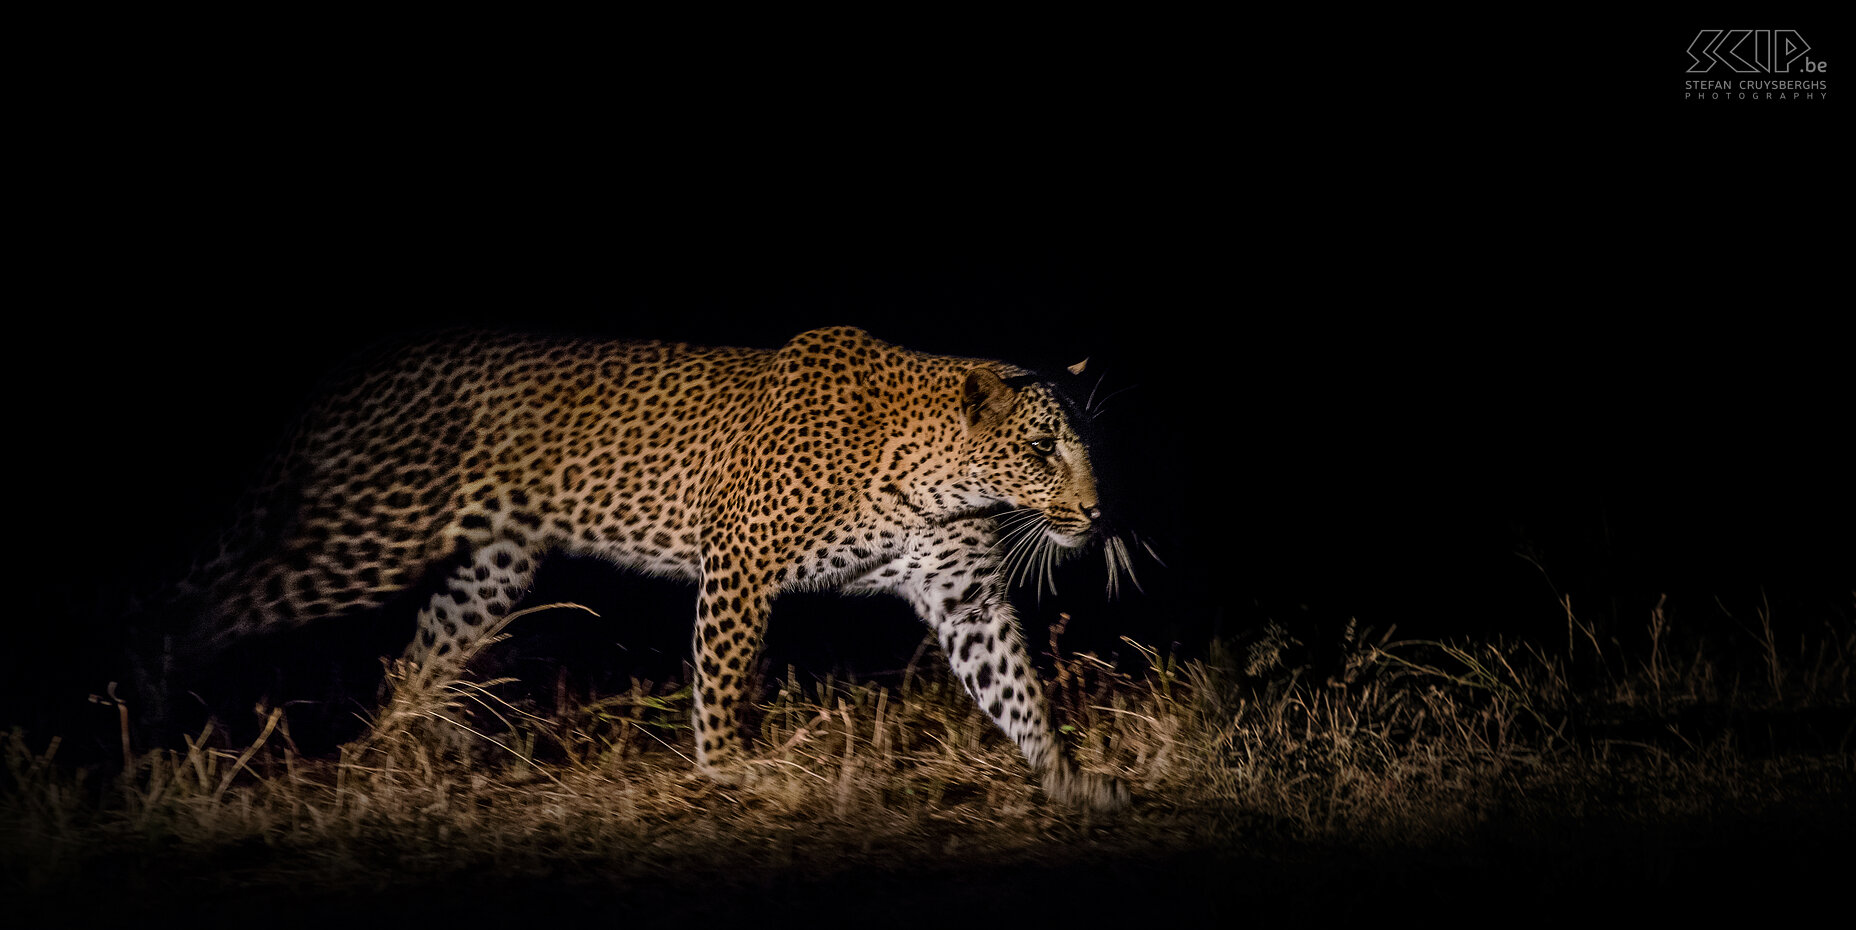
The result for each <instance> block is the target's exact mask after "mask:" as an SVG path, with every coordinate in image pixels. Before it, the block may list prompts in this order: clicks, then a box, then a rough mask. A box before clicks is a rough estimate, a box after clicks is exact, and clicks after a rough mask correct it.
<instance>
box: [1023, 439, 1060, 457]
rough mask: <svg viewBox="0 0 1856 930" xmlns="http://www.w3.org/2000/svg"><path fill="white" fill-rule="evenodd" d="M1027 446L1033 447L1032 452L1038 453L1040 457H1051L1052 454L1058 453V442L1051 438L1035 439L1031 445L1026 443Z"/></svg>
mask: <svg viewBox="0 0 1856 930" xmlns="http://www.w3.org/2000/svg"><path fill="white" fill-rule="evenodd" d="M1026 445H1029V446H1030V447H1031V451H1033V452H1036V453H1037V454H1039V455H1049V454H1051V453H1052V452H1055V451H1057V440H1055V439H1050V438H1045V439H1033V440H1031V441H1030V442H1029V443H1026Z"/></svg>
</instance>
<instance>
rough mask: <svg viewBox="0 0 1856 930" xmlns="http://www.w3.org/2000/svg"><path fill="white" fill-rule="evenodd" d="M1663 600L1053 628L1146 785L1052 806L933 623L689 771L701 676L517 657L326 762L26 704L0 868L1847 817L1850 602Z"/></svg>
mask: <svg viewBox="0 0 1856 930" xmlns="http://www.w3.org/2000/svg"><path fill="white" fill-rule="evenodd" d="M1664 606H1665V605H1662V604H1659V605H1658V606H1657V609H1656V611H1655V612H1654V613H1653V614H1652V615H1651V617H1649V618H1648V619H1647V621H1646V623H1647V626H1646V629H1644V630H1643V631H1642V636H1641V637H1640V639H1641V640H1642V641H1643V647H1642V648H1640V649H1639V650H1638V651H1637V652H1636V653H1635V654H1634V655H1633V654H1631V653H1630V652H1628V651H1626V650H1624V648H1623V647H1622V646H1619V645H1618V644H1617V641H1616V640H1609V641H1608V640H1606V639H1605V638H1604V637H1602V636H1601V635H1600V634H1599V632H1598V631H1597V630H1596V629H1594V628H1592V627H1590V626H1588V625H1585V624H1583V623H1581V621H1580V620H1579V618H1578V617H1577V616H1576V615H1575V614H1574V613H1573V612H1572V611H1571V609H1570V605H1568V611H1567V622H1568V641H1567V643H1566V644H1564V645H1556V646H1554V647H1542V646H1540V645H1537V644H1526V643H1515V642H1504V641H1484V642H1442V641H1420V640H1398V639H1394V638H1393V636H1392V631H1387V632H1385V633H1382V634H1377V635H1375V634H1373V633H1371V632H1370V631H1366V630H1361V629H1356V628H1355V627H1354V626H1353V625H1351V624H1349V625H1348V627H1347V628H1346V629H1345V630H1343V631H1340V635H1339V643H1340V648H1338V649H1337V650H1334V651H1333V654H1332V655H1331V656H1330V657H1329V658H1326V659H1322V660H1319V661H1317V660H1313V659H1306V658H1297V657H1298V656H1305V653H1306V650H1302V649H1301V648H1300V644H1299V643H1298V642H1296V641H1295V640H1294V638H1293V637H1291V636H1290V635H1289V634H1288V633H1287V632H1286V631H1284V630H1283V629H1281V628H1280V627H1277V626H1275V625H1271V626H1270V627H1268V628H1266V629H1265V630H1263V631H1261V632H1260V633H1259V634H1258V635H1257V636H1255V637H1252V638H1251V639H1250V640H1249V641H1248V642H1246V643H1243V644H1241V646H1227V645H1226V644H1213V646H1212V648H1211V650H1210V652H1209V654H1208V655H1206V656H1205V657H1204V658H1201V659H1196V660H1192V661H1182V660H1177V659H1175V658H1173V657H1171V656H1169V655H1167V654H1165V653H1163V652H1161V651H1159V650H1156V649H1153V648H1150V647H1147V646H1144V645H1141V644H1138V643H1134V642H1132V641H1130V642H1128V646H1129V648H1130V649H1131V650H1132V652H1131V656H1132V657H1134V658H1136V659H1137V660H1136V661H1134V662H1132V663H1128V662H1124V663H1123V664H1122V665H1121V666H1119V667H1118V666H1116V665H1114V664H1111V663H1110V662H1108V661H1106V660H1104V659H1102V658H1099V657H1097V656H1094V655H1088V654H1083V655H1067V656H1064V657H1063V658H1062V659H1061V660H1060V661H1058V662H1057V668H1056V676H1055V678H1054V680H1053V682H1052V688H1051V690H1052V695H1053V702H1054V703H1055V704H1056V705H1057V712H1058V717H1059V719H1061V720H1063V721H1065V725H1064V732H1065V734H1066V737H1067V738H1068V739H1070V740H1071V742H1072V745H1073V748H1074V749H1075V751H1076V754H1077V756H1078V758H1079V759H1080V760H1081V762H1082V764H1083V765H1084V767H1086V768H1090V769H1095V770H1100V771H1110V772H1114V773H1116V774H1119V775H1120V776H1122V777H1124V778H1126V779H1128V780H1129V782H1130V783H1131V784H1132V786H1133V787H1134V790H1135V796H1136V803H1135V806H1134V808H1133V809H1132V810H1130V811H1128V812H1126V813H1125V814H1123V815H1120V816H1117V817H1109V818H1103V817H1092V816H1091V815H1089V814H1087V813H1084V812H1079V811H1073V810H1069V809H1065V808H1062V807H1057V806H1053V805H1051V804H1049V803H1047V802H1046V800H1045V799H1044V798H1043V796H1042V795H1041V793H1040V792H1039V791H1038V789H1037V788H1036V787H1035V785H1034V784H1033V783H1032V782H1031V781H1030V780H1029V779H1028V778H1027V775H1026V771H1025V768H1024V766H1023V764H1022V761H1021V760H1020V759H1019V758H1018V756H1017V754H1016V751H1015V750H1014V749H1013V747H1012V746H1011V745H1010V744H1009V743H1008V742H1007V741H1005V740H1004V739H1003V738H1002V737H1000V736H999V735H998V734H997V733H996V732H995V731H994V729H993V728H992V726H991V725H990V724H989V723H988V722H986V721H985V720H984V719H983V718H982V717H981V716H980V714H979V713H978V711H977V710H976V709H974V708H973V707H972V706H971V702H969V701H967V700H965V699H964V698H963V697H962V696H961V695H960V694H959V692H958V687H957V686H956V685H955V684H953V683H952V682H950V681H949V680H948V678H947V676H946V675H945V673H944V672H943V671H942V669H943V664H942V663H941V662H940V660H939V657H938V656H935V655H933V654H932V650H931V648H929V647H927V646H925V647H924V652H923V654H921V655H919V656H918V660H917V661H915V662H913V663H911V664H910V666H909V668H908V670H907V671H906V672H905V673H904V674H903V675H902V676H901V677H900V680H899V681H889V682H885V683H883V684H881V685H879V684H877V683H870V682H850V681H838V680H832V679H829V678H828V679H825V680H822V681H816V680H810V681H809V680H802V679H801V678H800V677H799V676H798V675H797V674H795V673H793V672H791V671H789V672H788V674H787V675H786V676H785V678H784V680H782V681H780V682H778V684H777V687H776V688H774V689H773V693H772V695H771V697H770V699H768V700H767V701H766V702H765V703H764V704H762V705H761V714H760V731H759V736H758V739H759V745H760V757H759V762H758V763H757V764H758V768H759V776H760V777H758V778H757V779H755V780H754V781H752V782H751V783H750V785H749V786H747V787H743V788H726V787H721V786H717V785H714V784H711V783H709V782H707V781H705V780H703V779H701V778H700V777H699V776H698V775H696V773H695V771H694V766H693V765H692V763H691V755H692V753H691V749H690V745H689V739H688V730H687V724H686V722H685V718H686V716H687V713H688V709H689V696H688V693H687V690H675V689H674V688H671V687H668V686H660V685H655V684H652V683H647V682H634V684H633V687H632V689H631V690H630V691H629V692H628V693H624V694H617V695H606V696H602V697H596V698H594V699H592V700H590V701H586V702H581V703H579V704H577V705H573V706H569V707H566V708H557V709H554V710H552V711H550V712H548V713H540V712H538V711H537V710H536V709H534V708H532V707H519V706H514V705H511V704H508V703H505V702H504V701H502V700H501V699H499V698H498V697H497V696H496V695H497V693H498V692H497V688H496V685H497V683H496V682H473V681H470V680H468V679H463V680H460V679H452V678H422V677H419V676H417V675H412V676H409V675H408V674H406V671H405V670H404V669H396V670H394V672H393V674H392V676H391V677H392V680H393V682H394V686H395V691H394V695H393V697H392V699H391V700H390V702H389V703H388V704H387V705H386V706H385V707H383V708H382V709H381V711H380V713H379V715H378V717H377V719H376V720H375V721H374V722H373V726H372V728H371V730H370V731H369V733H368V735H366V736H365V737H364V738H363V739H361V740H359V741H357V742H355V743H353V744H351V745H349V746H347V747H345V748H344V749H343V750H342V752H341V753H340V755H339V757H337V758H315V759H312V758H304V757H302V756H301V755H299V754H298V753H297V752H295V751H294V750H293V748H292V744H291V741H290V739H289V733H288V726H287V719H286V717H285V715H284V714H282V713H281V712H280V711H278V710H275V709H265V708H259V709H258V713H259V714H260V715H261V716H262V718H263V720H264V725H263V727H262V734H263V735H262V736H261V737H260V738H259V739H258V740H257V741H256V742H254V743H252V744H250V745H246V746H242V747H227V746H223V745H221V744H219V743H218V742H217V741H216V740H215V739H214V733H213V728H212V726H211V725H209V726H208V728H207V732H203V733H200V734H198V735H197V736H195V737H194V738H192V739H189V740H188V742H187V745H186V746H185V748H181V749H163V750H157V751H151V752H144V753H140V754H138V755H134V756H132V757H130V758H129V760H128V764H127V765H126V766H123V767H121V768H120V769H119V770H118V771H115V772H113V773H112V772H105V771H102V770H84V769H75V770H74V769H72V768H68V767H64V766H61V765H60V764H59V763H58V758H57V755H58V740H57V739H56V738H55V737H54V738H50V739H45V738H41V737H35V736H33V735H30V734H24V733H19V732H14V733H12V734H10V735H8V736H6V737H5V740H4V754H5V761H6V767H5V779H6V785H5V788H6V790H5V792H4V797H3V799H0V830H3V831H4V832H5V833H6V834H7V837H8V839H7V842H6V843H5V844H4V849H0V856H4V859H3V860H0V866H3V867H4V873H5V876H6V879H5V881H6V885H7V889H6V890H7V892H8V894H9V895H13V896H15V900H33V899H35V898H45V897H47V896H54V895H60V894H64V893H66V892H69V891H70V890H72V889H76V888H82V887H89V886H90V885H92V884H94V883H95V882H97V881H98V880H99V877H101V880H102V881H104V882H105V883H106V884H109V885H111V886H112V887H113V888H114V889H115V892H114V893H115V894H117V895H126V896H129V897H130V898H135V897H136V896H140V895H147V896H151V897H152V898H154V899H160V898H161V897H162V896H163V895H165V894H172V893H175V892H174V889H176V888H196V887H199V885H200V883H201V881H202V878H201V875H202V874H203V872H204V873H210V874H211V875H212V879H211V883H212V885H213V887H239V888H245V889H252V888H259V889H262V888H270V889H290V888H298V889H300V888H302V887H308V886H314V887H319V888H328V887H340V888H348V889H367V888H379V887H381V885H382V883H383V882H386V881H388V878H387V877H388V876H391V880H392V881H393V882H408V881H411V882H417V881H455V880H460V878H461V877H462V876H470V875H481V874H484V872H486V871H487V872H489V873H492V874H494V875H495V876H496V879H495V880H496V881H498V882H509V881H517V880H524V879H532V880H533V881H535V882H539V883H544V884H546V885H547V886H548V887H555V886H557V885H558V886H561V887H570V888H572V887H587V886H588V885H589V884H591V885H596V886H597V887H600V888H614V887H625V888H647V889H648V888H660V889H676V888H688V887H690V886H691V885H692V883H697V882H700V883H702V887H704V888H707V889H711V890H717V889H719V890H731V891H739V892H741V893H742V894H744V895H750V896H751V895H752V894H754V893H755V889H756V888H764V887H765V885H766V884H767V883H773V882H779V881H783V880H785V879H782V878H781V876H787V877H791V876H796V875H802V876H805V877H806V880H807V881H809V882H818V881H827V880H829V879H830V877H831V876H834V875H837V876H853V875H867V874H872V872H873V871H874V872H875V873H879V874H888V873H889V872H893V871H894V870H896V869H899V868H916V869H921V868H933V867H943V868H945V867H947V864H949V863H956V862H957V863H959V864H960V867H961V868H973V867H977V866H984V865H988V864H991V865H996V866H998V867H1001V868H1009V867H1012V866H1013V865H1014V864H1023V863H1028V862H1037V863H1044V864H1050V863H1054V862H1058V863H1060V862H1074V863H1078V864H1079V867H1087V864H1088V863H1091V862H1101V861H1131V860H1135V859H1139V860H1142V861H1150V862H1159V861H1171V860H1170V859H1169V857H1173V856H1180V857H1188V858H1192V859H1193V861H1208V860H1206V859H1205V857H1212V858H1211V860H1209V861H1224V860H1223V859H1221V858H1218V857H1231V856H1236V857H1240V858H1244V857H1249V858H1251V859H1269V860H1272V861H1280V860H1282V859H1284V858H1285V857H1286V858H1288V859H1293V858H1295V857H1297V856H1303V857H1320V856H1331V855H1338V854H1340V853H1336V852H1335V851H1336V850H1339V851H1343V852H1344V851H1352V852H1351V853H1346V854H1348V855H1351V854H1359V855H1378V854H1382V853H1389V854H1392V855H1399V856H1408V855H1414V854H1423V855H1430V856H1438V857H1443V858H1444V859H1450V858H1451V857H1464V856H1469V857H1474V856H1477V855H1481V854H1483V853H1485V852H1487V850H1488V849H1489V848H1490V844H1491V843H1494V844H1497V845H1498V846H1502V847H1503V848H1507V846H1508V845H1519V846H1522V847H1527V848H1530V849H1533V850H1535V852H1533V853H1531V854H1530V855H1531V856H1532V857H1533V858H1532V859H1529V861H1536V860H1539V859H1543V858H1544V859H1552V858H1553V857H1555V856H1557V855H1561V854H1564V855H1565V856H1568V857H1572V856H1576V855H1578V854H1580V853H1581V852H1582V851H1583V850H1584V847H1583V846H1581V845H1579V843H1578V842H1577V841H1575V840H1571V839H1568V837H1569V836H1572V835H1574V834H1579V833H1580V831H1589V830H1591V829H1600V828H1598V827H1594V825H1604V826H1603V827H1602V829H1600V832H1601V833H1603V831H1605V830H1622V831H1625V832H1627V833H1629V832H1630V831H1633V830H1636V829H1637V828H1638V827H1640V826H1642V825H1646V824H1650V825H1662V826H1663V827H1667V828H1669V829H1678V830H1679V829H1681V826H1680V825H1683V824H1689V823H1706V824H1709V825H1713V826H1715V827H1718V826H1719V825H1721V824H1724V823H1741V824H1757V823H1761V822H1766V823H1776V822H1778V820H1776V819H1774V818H1783V817H1786V816H1792V815H1794V814H1796V816H1799V817H1801V818H1804V819H1805V820H1808V821H1810V822H1812V823H1819V824H1823V825H1824V826H1823V827H1822V828H1823V829H1834V830H1838V831H1841V830H1845V829H1847V828H1848V827H1849V826H1850V825H1851V822H1852V819H1851V818H1850V817H1849V805H1850V800H1851V798H1852V796H1853V794H1856V793H1853V792H1851V790H1850V789H1851V787H1852V785H1856V774H1853V773H1856V731H1853V730H1852V721H1856V715H1853V714H1852V708H1853V707H1856V701H1852V680H1851V678H1852V669H1856V630H1853V629H1851V628H1849V626H1848V625H1847V623H1846V622H1845V623H1844V625H1843V626H1837V625H1836V624H1837V622H1838V621H1834V620H1833V621H1827V622H1826V623H1825V624H1824V625H1823V626H1822V628H1821V629H1819V630H1817V631H1816V632H1814V633H1808V634H1806V635H1801V636H1796V637H1792V638H1790V639H1789V640H1787V639H1785V638H1783V637H1779V636H1775V635H1774V633H1773V630H1772V625H1771V618H1770V616H1769V615H1768V614H1761V615H1760V621H1763V626H1762V625H1755V626H1753V627H1751V628H1750V629H1749V630H1748V631H1747V635H1746V636H1745V637H1744V639H1743V641H1741V642H1738V643H1734V644H1731V645H1732V646H1733V648H1730V649H1727V650H1725V651H1717V652H1714V653H1710V652H1708V650H1707V649H1706V648H1705V641H1704V640H1702V639H1695V640H1693V641H1688V640H1685V639H1684V637H1683V636H1682V635H1681V631H1679V630H1672V629H1671V626H1670V619H1669V615H1668V614H1667V613H1666V612H1665V610H1664ZM1053 640H1054V636H1053ZM1749 644H1750V645H1751V646H1752V647H1753V649H1752V651H1751V653H1750V655H1751V661H1745V658H1746V657H1747V656H1748V655H1749V653H1748V650H1747V649H1746V648H1745V647H1747V646H1748V645H1749ZM1053 645H1054V643H1053ZM1788 726H1790V727H1793V728H1794V731H1795V732H1794V731H1785V727H1788ZM1787 733H1789V735H1787ZM1801 811H1802V812H1803V813H1798V812H1801ZM1824 811H1830V812H1831V819H1830V820H1829V821H1824V820H1822V816H1823V812H1824ZM1788 812H1792V813H1788ZM1838 812H1841V813H1840V814H1839V813H1838ZM1838 816H1841V817H1842V818H1843V819H1842V820H1841V821H1838V820H1837V819H1836V818H1837V817H1838ZM1670 825H1674V826H1670ZM1660 828H1662V827H1659V829H1660ZM1605 835H1608V834H1605ZM1632 835H1635V834H1632ZM1504 844H1506V845H1504ZM1645 855H1648V856H1651V857H1652V858H1653V857H1654V856H1655V855H1660V853H1656V852H1654V851H1652V852H1646V853H1645ZM202 864H206V865H205V866H202ZM937 864H938V866H937ZM1311 881H1312V880H1311ZM669 893H670V892H669V891H665V894H669Z"/></svg>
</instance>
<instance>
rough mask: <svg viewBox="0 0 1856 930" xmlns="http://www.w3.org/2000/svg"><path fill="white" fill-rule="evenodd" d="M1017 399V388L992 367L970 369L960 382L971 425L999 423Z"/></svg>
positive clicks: (965, 416)
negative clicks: (1014, 388)
mask: <svg viewBox="0 0 1856 930" xmlns="http://www.w3.org/2000/svg"><path fill="white" fill-rule="evenodd" d="M1017 402H1018V394H1017V392H1015V391H1013V390H1012V389H1011V388H1010V387H1009V386H1007V385H1006V383H1005V382H1004V381H1003V380H1001V379H1000V378H999V375H998V374H997V373H995V372H994V371H993V370H992V369H990V368H974V369H971V370H969V371H968V372H967V380H966V382H965V383H964V384H962V385H961V386H960V414H961V417H962V418H963V419H965V420H966V422H967V427H968V428H969V429H976V428H979V427H981V426H985V427H989V428H990V427H993V426H997V425H999V424H1000V423H1002V422H1004V421H1005V415H1006V414H1007V413H1010V412H1011V410H1012V405H1013V404H1014V403H1017Z"/></svg>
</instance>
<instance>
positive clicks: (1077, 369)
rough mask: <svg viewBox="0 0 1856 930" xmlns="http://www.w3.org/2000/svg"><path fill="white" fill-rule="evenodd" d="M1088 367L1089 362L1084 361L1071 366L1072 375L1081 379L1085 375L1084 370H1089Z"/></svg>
mask: <svg viewBox="0 0 1856 930" xmlns="http://www.w3.org/2000/svg"><path fill="white" fill-rule="evenodd" d="M1088 366H1089V360H1088V359H1083V360H1082V361H1080V362H1077V363H1076V364H1074V365H1071V366H1070V374H1073V375H1076V376H1077V377H1081V376H1082V374H1083V369H1084V368H1087V367H1088Z"/></svg>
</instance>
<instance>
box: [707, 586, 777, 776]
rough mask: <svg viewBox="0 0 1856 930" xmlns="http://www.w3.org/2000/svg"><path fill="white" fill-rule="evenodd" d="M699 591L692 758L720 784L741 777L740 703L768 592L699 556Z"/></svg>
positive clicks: (759, 636) (751, 667)
mask: <svg viewBox="0 0 1856 930" xmlns="http://www.w3.org/2000/svg"><path fill="white" fill-rule="evenodd" d="M705 561H706V565H705V569H704V575H705V577H704V579H703V582H702V593H701V595H700V596H699V597H698V599H697V602H696V633H695V648H694V650H693V654H694V661H695V668H696V674H695V682H694V686H693V687H692V689H691V690H692V691H693V692H694V694H695V699H696V706H695V711H694V718H695V719H694V725H695V734H696V763H697V765H698V766H699V767H700V768H701V769H702V772H703V774H704V775H707V776H708V777H710V778H712V779H715V780H716V781H719V782H722V783H724V784H740V783H742V782H743V781H745V780H746V778H747V769H746V764H745V763H746V762H747V760H748V749H747V746H746V740H745V738H744V737H743V735H742V732H741V709H742V706H743V704H744V702H745V701H746V700H747V689H748V687H749V685H750V683H751V679H752V676H753V672H754V664H755V659H756V658H757V657H758V656H759V654H760V646H761V640H762V637H763V635H764V634H765V632H766V629H767V615H768V614H769V613H770V611H771V608H772V602H773V595H772V591H771V590H770V589H767V588H765V587H763V586H762V585H761V584H759V583H754V582H750V581H749V580H747V574H746V573H745V572H743V571H741V570H740V568H739V567H738V566H734V565H732V564H731V561H730V560H729V559H728V558H726V557H712V558H710V559H707V560H705Z"/></svg>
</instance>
